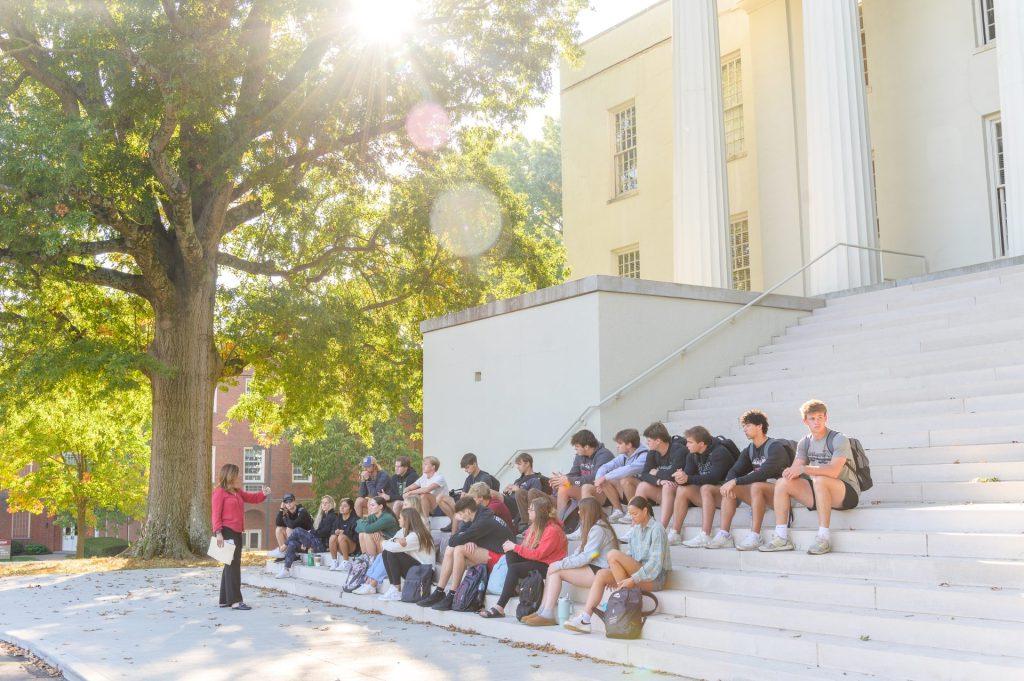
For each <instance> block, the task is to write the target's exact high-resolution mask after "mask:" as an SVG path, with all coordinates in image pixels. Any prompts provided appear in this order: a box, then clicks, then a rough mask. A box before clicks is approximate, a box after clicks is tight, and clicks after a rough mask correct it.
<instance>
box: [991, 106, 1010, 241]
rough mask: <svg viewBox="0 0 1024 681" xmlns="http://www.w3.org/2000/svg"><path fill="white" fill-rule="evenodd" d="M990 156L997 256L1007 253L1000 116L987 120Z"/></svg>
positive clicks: (1004, 178) (1003, 163) (1004, 173)
mask: <svg viewBox="0 0 1024 681" xmlns="http://www.w3.org/2000/svg"><path fill="white" fill-rule="evenodd" d="M985 123H986V132H987V135H986V136H987V138H988V139H987V142H988V155H989V168H990V170H989V176H990V177H991V178H992V179H991V184H992V188H991V193H992V215H993V218H994V221H995V244H996V255H997V256H1004V255H1006V253H1007V247H1008V243H1007V239H1008V236H1009V234H1008V231H1007V222H1006V164H1005V162H1004V159H1003V122H1002V120H1001V119H1000V117H999V116H992V117H991V118H988V119H986V121H985Z"/></svg>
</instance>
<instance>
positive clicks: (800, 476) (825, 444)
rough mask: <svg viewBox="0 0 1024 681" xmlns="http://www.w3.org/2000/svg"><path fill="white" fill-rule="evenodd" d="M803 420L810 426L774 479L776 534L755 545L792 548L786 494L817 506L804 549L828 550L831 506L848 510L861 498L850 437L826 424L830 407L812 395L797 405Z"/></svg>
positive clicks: (813, 552)
mask: <svg viewBox="0 0 1024 681" xmlns="http://www.w3.org/2000/svg"><path fill="white" fill-rule="evenodd" d="M800 414H801V416H803V420H804V425H806V426H807V430H808V431H810V432H809V434H808V435H805V436H804V438H803V439H802V440H800V443H799V444H798V445H797V449H796V459H794V461H793V465H792V466H790V467H789V468H787V469H786V470H784V471H782V479H781V480H779V481H778V482H777V483H776V484H775V499H774V506H775V535H774V536H773V537H772V538H771V540H770V541H769V542H768V543H767V544H764V545H763V546H760V547H758V550H759V551H792V550H793V549H794V548H796V547H795V546H794V545H793V542H792V540H791V539H790V537H789V510H790V499H796V500H797V501H799V502H800V503H801V504H803V505H804V506H806V507H807V508H808V509H810V510H812V511H813V510H817V512H818V536H817V538H816V539H815V540H814V543H813V544H812V545H811V548H809V549H808V550H807V553H810V554H811V555H820V554H823V553H828V552H829V551H831V550H832V543H831V537H830V536H829V522H830V521H831V519H832V509H837V510H840V511H847V510H849V509H851V508H856V506H857V503H858V501H859V500H860V482H859V481H858V479H857V473H856V471H855V470H854V468H853V465H854V464H853V451H852V449H851V447H850V440H849V439H847V437H846V436H845V435H843V434H842V433H838V432H836V431H832V430H830V429H829V427H828V407H827V406H826V405H825V403H824V402H821V401H819V400H810V401H809V402H805V403H804V404H803V406H802V407H800Z"/></svg>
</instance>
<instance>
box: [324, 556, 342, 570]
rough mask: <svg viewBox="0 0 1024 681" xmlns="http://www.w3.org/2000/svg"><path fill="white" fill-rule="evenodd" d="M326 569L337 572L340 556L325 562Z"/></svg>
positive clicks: (339, 567) (339, 566)
mask: <svg viewBox="0 0 1024 681" xmlns="http://www.w3.org/2000/svg"><path fill="white" fill-rule="evenodd" d="M327 569H328V570H330V571H331V572H337V571H338V570H340V569H341V558H335V559H334V560H331V561H330V562H329V563H328V564H327Z"/></svg>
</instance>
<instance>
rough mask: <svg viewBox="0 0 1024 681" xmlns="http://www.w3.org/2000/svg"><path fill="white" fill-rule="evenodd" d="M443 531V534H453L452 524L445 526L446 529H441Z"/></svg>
mask: <svg viewBox="0 0 1024 681" xmlns="http://www.w3.org/2000/svg"><path fill="white" fill-rule="evenodd" d="M441 531H442V532H451V531H452V524H451V523H448V524H447V525H445V526H444V527H442V528H441Z"/></svg>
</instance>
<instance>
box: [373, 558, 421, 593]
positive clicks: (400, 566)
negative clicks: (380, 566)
mask: <svg viewBox="0 0 1024 681" xmlns="http://www.w3.org/2000/svg"><path fill="white" fill-rule="evenodd" d="M381 555H383V556H384V571H385V572H387V573H388V581H389V582H391V586H394V587H397V588H399V589H401V588H402V577H405V576H406V575H407V574H408V573H409V569H410V568H412V567H413V566H414V565H419V564H420V562H419V561H418V560H416V559H415V558H413V557H412V556H410V555H409V554H408V553H391V552H390V551H385V552H384V553H383V554H381Z"/></svg>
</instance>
